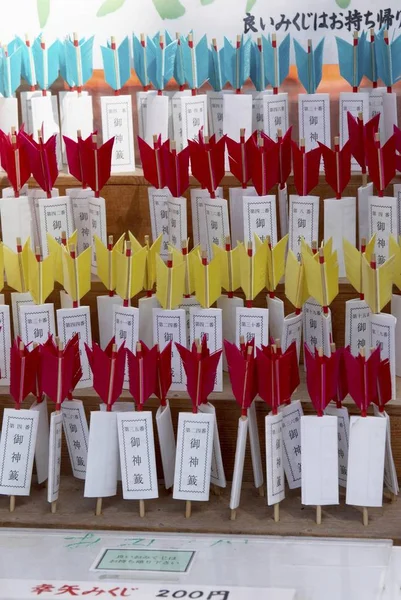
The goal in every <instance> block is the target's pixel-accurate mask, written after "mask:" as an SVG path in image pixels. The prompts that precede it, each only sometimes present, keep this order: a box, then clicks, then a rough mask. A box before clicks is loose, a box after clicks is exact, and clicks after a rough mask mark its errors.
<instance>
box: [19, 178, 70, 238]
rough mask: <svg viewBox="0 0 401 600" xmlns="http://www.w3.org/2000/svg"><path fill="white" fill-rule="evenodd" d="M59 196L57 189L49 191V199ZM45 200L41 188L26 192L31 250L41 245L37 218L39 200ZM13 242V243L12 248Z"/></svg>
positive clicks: (44, 194)
mask: <svg viewBox="0 0 401 600" xmlns="http://www.w3.org/2000/svg"><path fill="white" fill-rule="evenodd" d="M58 195H59V193H58V189H57V188H53V189H52V191H51V197H52V199H53V198H57V197H58ZM45 198H47V196H46V192H44V191H43V190H42V189H41V188H32V189H29V190H28V200H29V206H30V209H31V215H32V220H33V238H32V239H31V243H32V248H33V249H34V248H36V246H40V245H41V232H40V218H39V200H41V199H45ZM14 244H15V242H13V245H12V246H11V247H12V248H13V247H14Z"/></svg>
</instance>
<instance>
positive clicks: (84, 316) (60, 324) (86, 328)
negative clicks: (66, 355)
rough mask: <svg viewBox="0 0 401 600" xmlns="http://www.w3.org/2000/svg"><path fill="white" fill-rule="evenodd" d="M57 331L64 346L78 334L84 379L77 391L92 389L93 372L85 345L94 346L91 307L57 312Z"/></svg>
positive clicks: (82, 378)
mask: <svg viewBox="0 0 401 600" xmlns="http://www.w3.org/2000/svg"><path fill="white" fill-rule="evenodd" d="M57 331H58V335H59V338H60V340H61V341H62V342H63V344H66V343H67V342H68V340H69V339H71V338H72V336H73V335H74V334H75V333H78V337H79V355H80V358H81V367H82V377H81V379H80V380H79V382H78V384H77V386H76V387H77V389H81V388H86V387H91V386H92V385H93V378H92V371H91V368H90V366H89V361H88V357H87V354H86V351H85V344H87V345H88V346H89V347H91V346H92V330H91V319H90V311H89V306H80V307H78V308H60V309H59V310H57Z"/></svg>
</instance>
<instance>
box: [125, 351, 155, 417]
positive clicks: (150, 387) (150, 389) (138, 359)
mask: <svg viewBox="0 0 401 600" xmlns="http://www.w3.org/2000/svg"><path fill="white" fill-rule="evenodd" d="M127 357H128V373H129V391H130V393H131V395H132V397H133V398H134V400H135V404H136V405H137V407H142V406H143V405H144V404H145V402H146V400H147V399H148V398H149V397H150V396H151V395H152V394H153V393H154V392H155V389H156V379H157V346H153V348H150V349H148V348H147V347H146V345H145V344H143V342H141V351H140V352H139V351H137V353H136V354H134V353H133V352H131V351H130V350H127Z"/></svg>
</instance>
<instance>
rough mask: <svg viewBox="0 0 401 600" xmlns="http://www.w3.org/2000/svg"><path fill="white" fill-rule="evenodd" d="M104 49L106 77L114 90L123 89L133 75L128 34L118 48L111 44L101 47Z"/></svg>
mask: <svg viewBox="0 0 401 600" xmlns="http://www.w3.org/2000/svg"><path fill="white" fill-rule="evenodd" d="M100 49H101V51H102V59H103V70H104V78H105V80H106V82H107V83H108V84H109V86H110V87H111V88H112V89H113V90H114V91H117V90H121V88H122V87H124V85H125V84H126V83H127V81H128V79H129V78H130V76H131V57H130V46H129V40H128V36H126V37H125V38H124V39H123V41H122V42H121V44H120V45H119V47H118V48H112V47H111V45H110V44H108V45H107V46H101V47H100Z"/></svg>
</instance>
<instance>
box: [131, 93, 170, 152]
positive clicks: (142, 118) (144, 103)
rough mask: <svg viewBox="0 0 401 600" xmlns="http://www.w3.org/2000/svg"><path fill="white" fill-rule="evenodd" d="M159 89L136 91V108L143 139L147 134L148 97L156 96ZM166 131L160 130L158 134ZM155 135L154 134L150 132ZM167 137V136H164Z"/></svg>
mask: <svg viewBox="0 0 401 600" xmlns="http://www.w3.org/2000/svg"><path fill="white" fill-rule="evenodd" d="M156 95H157V90H150V91H148V92H137V93H136V108H137V113H138V135H139V137H141V138H142V139H145V136H146V113H147V110H148V99H149V98H150V97H151V96H156ZM161 133H165V131H163V132H162V131H159V132H158V134H161ZM150 135H153V134H150ZM164 139H166V138H164ZM163 141H164V140H163ZM152 143H153V139H152Z"/></svg>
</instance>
